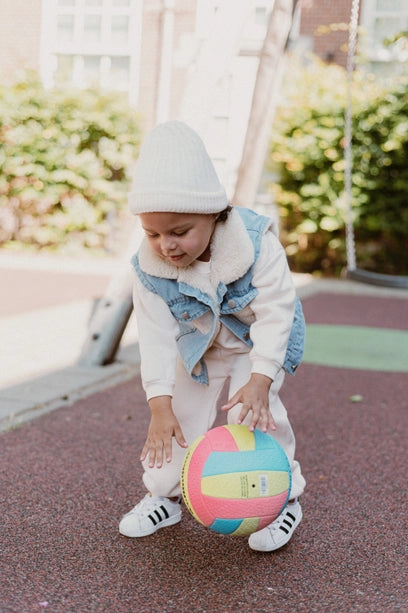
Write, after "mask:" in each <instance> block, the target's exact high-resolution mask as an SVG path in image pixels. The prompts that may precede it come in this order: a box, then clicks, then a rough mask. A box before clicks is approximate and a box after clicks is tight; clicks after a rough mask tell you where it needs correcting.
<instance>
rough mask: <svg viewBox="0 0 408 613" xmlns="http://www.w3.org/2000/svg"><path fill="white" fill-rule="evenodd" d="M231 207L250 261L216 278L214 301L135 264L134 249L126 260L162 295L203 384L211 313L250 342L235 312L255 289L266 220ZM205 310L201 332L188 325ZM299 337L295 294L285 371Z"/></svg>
mask: <svg viewBox="0 0 408 613" xmlns="http://www.w3.org/2000/svg"><path fill="white" fill-rule="evenodd" d="M236 210H237V211H239V213H240V215H241V218H242V220H243V222H244V224H245V228H246V230H247V232H248V235H249V237H250V238H251V241H252V245H253V247H254V261H253V263H252V265H251V266H250V268H249V269H248V270H247V272H246V273H245V274H244V275H243V276H242V277H241V278H239V279H237V280H236V281H234V282H232V283H229V284H228V285H225V284H223V283H219V285H218V288H217V303H218V304H215V303H214V300H213V298H211V297H210V296H209V295H208V294H206V293H204V292H202V291H201V290H200V289H198V288H195V287H193V286H191V285H189V284H187V283H183V282H179V281H178V280H177V279H165V278H161V277H156V276H153V275H150V274H147V273H145V272H144V271H143V270H142V269H141V268H140V264H139V257H138V254H136V255H134V256H133V258H132V264H133V266H134V268H135V270H136V273H137V275H138V277H139V279H140V280H141V282H142V283H143V285H144V286H145V287H146V288H147V289H148V290H149V291H151V292H153V293H155V294H158V295H159V296H161V297H162V298H163V300H164V301H165V302H166V304H167V306H168V307H169V309H170V311H171V313H172V315H173V317H174V318H175V319H176V320H177V322H178V324H179V334H178V336H177V338H176V342H177V348H178V351H179V354H180V356H181V358H182V360H183V362H184V365H185V367H186V369H187V372H188V373H189V374H190V375H191V377H192V378H193V379H194V380H195V381H198V382H199V383H203V384H206V385H208V372H207V367H206V365H205V361H204V354H205V352H206V351H207V349H208V348H209V346H210V344H211V341H212V339H213V336H214V333H215V331H216V326H217V319H219V320H220V321H221V323H222V324H224V326H226V327H227V328H228V329H229V330H230V331H231V332H232V333H233V334H235V336H237V337H238V338H239V339H240V340H241V341H242V342H244V343H245V344H246V345H248V346H249V347H252V341H251V339H250V334H249V329H250V327H249V326H248V325H246V324H245V323H243V322H242V321H240V320H239V319H238V318H237V317H236V316H235V314H236V313H239V311H241V310H242V309H244V308H245V307H246V306H247V305H248V304H249V303H250V302H251V301H252V300H253V299H254V298H255V296H256V295H257V294H258V290H257V289H256V288H255V287H253V285H252V283H251V281H252V274H253V267H254V265H255V262H256V260H257V259H258V256H259V252H260V249H261V242H262V236H263V234H264V232H265V230H266V228H267V227H268V226H269V225H270V219H268V218H267V217H264V216H262V215H257V214H256V213H254V212H253V211H251V210H250V209H244V208H240V207H237V208H236ZM209 311H211V312H212V313H213V317H212V323H211V327H210V330H209V331H208V332H206V333H203V332H201V331H200V330H198V328H197V327H196V326H195V325H194V320H196V319H197V318H199V317H201V316H202V315H204V314H205V313H207V312H209ZM304 339H305V320H304V316H303V311H302V305H301V303H300V300H299V299H298V298H296V305H295V314H294V319H293V324H292V329H291V332H290V336H289V341H288V347H287V351H286V356H285V360H284V364H283V368H284V369H285V371H286V372H287V373H289V374H291V375H294V374H295V370H296V368H297V367H298V365H299V364H300V362H301V360H302V356H303V350H304ZM193 369H194V371H195V372H194V373H193Z"/></svg>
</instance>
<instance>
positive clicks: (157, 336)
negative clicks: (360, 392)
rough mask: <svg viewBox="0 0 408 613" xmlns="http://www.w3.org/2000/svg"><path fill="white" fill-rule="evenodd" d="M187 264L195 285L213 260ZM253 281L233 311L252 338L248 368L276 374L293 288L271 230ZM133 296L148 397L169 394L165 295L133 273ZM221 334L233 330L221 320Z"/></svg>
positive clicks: (172, 364)
mask: <svg viewBox="0 0 408 613" xmlns="http://www.w3.org/2000/svg"><path fill="white" fill-rule="evenodd" d="M220 225H222V224H220ZM234 243H236V253H235V257H237V258H239V257H240V249H239V241H237V240H236V236H235V241H234ZM232 250H234V247H232ZM230 251H231V249H230ZM189 268H190V269H191V270H190V271H189V280H190V282H191V279H194V278H195V277H196V278H197V286H203V285H205V284H206V283H207V282H208V279H209V278H210V270H211V262H200V261H196V262H195V263H194V264H192V265H191V266H190V267H189ZM191 273H193V274H191ZM194 285H195V284H194ZM252 285H253V286H254V287H255V288H256V289H257V290H258V294H257V296H256V297H255V298H254V299H253V300H252V302H250V304H249V305H248V306H247V307H246V308H245V309H244V310H243V311H240V312H238V313H236V314H235V316H236V317H237V318H238V319H240V320H241V321H243V322H244V323H246V324H248V325H250V337H251V340H252V343H253V347H252V348H251V350H250V351H249V359H250V361H251V372H253V373H260V374H264V375H266V376H268V377H270V378H271V379H275V377H276V374H277V372H278V371H279V370H280V369H281V368H282V365H283V362H284V359H285V354H286V348H287V343H288V338H289V334H290V330H291V326H292V322H293V316H294V309H295V288H294V285H293V281H292V277H291V274H290V271H289V267H288V264H287V260H286V255H285V252H284V249H283V247H282V245H281V244H280V242H279V241H278V239H277V238H276V236H275V235H274V234H273V232H272V231H271V230H267V231H266V232H265V234H264V236H263V238H262V245H261V250H260V254H259V257H258V259H257V261H256V263H255V266H254V269H253V278H252ZM213 289H214V290H215V289H216V288H213ZM133 299H134V308H135V313H136V318H137V322H138V332H139V345H140V353H141V376H142V383H143V388H144V390H145V392H146V395H147V399H150V398H153V397H155V396H162V395H166V396H172V395H173V389H174V385H175V382H176V362H177V355H178V351H177V346H176V340H175V339H176V336H177V334H178V332H179V326H178V323H177V321H176V320H175V318H174V317H173V315H172V314H171V312H170V309H169V308H168V306H167V304H166V303H165V301H164V300H163V299H162V298H161V297H160V296H159V295H157V294H154V293H153V292H150V291H149V290H148V289H146V288H145V287H144V286H143V284H142V283H141V281H140V280H139V278H138V277H137V274H136V273H135V284H134V293H133ZM205 317H206V316H205V315H204V316H203V318H200V319H201V320H202V321H199V320H197V322H196V325H197V327H200V326H201V327H206V322H205ZM223 334H227V335H231V334H232V332H230V331H229V330H227V329H226V328H225V326H223V325H222V324H221V323H219V326H218V328H217V331H216V334H215V335H214V337H213V342H214V341H215V338H217V342H218V343H219V342H222V339H223ZM224 338H226V337H224ZM204 359H205V356H204Z"/></svg>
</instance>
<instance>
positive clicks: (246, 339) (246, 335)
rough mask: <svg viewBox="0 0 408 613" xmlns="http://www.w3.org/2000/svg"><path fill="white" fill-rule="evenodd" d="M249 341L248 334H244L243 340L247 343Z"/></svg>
mask: <svg viewBox="0 0 408 613" xmlns="http://www.w3.org/2000/svg"><path fill="white" fill-rule="evenodd" d="M249 339H250V336H249V332H245V334H244V340H245V341H249Z"/></svg>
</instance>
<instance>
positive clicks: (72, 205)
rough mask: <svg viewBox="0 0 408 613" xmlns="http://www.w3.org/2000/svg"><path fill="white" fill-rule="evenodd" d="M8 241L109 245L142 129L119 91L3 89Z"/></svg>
mask: <svg viewBox="0 0 408 613" xmlns="http://www.w3.org/2000/svg"><path fill="white" fill-rule="evenodd" d="M0 136H1V141H0V142H1V146H0V245H2V246H4V245H10V244H13V243H14V244H16V243H18V244H24V245H30V246H32V247H33V248H46V249H56V248H58V249H61V248H62V249H67V248H68V246H69V249H70V250H72V249H73V248H82V247H87V248H93V249H106V248H107V245H108V243H109V236H110V234H111V231H112V220H113V219H115V218H116V216H117V214H118V212H120V211H121V210H122V209H123V207H124V205H125V204H126V194H127V185H128V174H127V173H128V171H129V167H130V165H131V162H132V161H133V160H134V159H135V157H136V155H137V150H138V144H139V138H140V131H139V122H138V118H137V116H136V114H135V112H134V111H132V110H131V109H129V108H128V106H127V105H126V104H124V103H123V102H122V101H121V99H120V97H119V96H117V95H102V94H99V93H98V92H94V91H80V92H67V91H66V90H65V91H49V90H45V89H44V88H43V86H42V85H41V83H40V82H39V80H38V79H37V78H36V77H35V76H30V77H29V78H28V79H27V80H25V81H23V82H19V83H17V84H15V85H14V86H11V87H1V88H0Z"/></svg>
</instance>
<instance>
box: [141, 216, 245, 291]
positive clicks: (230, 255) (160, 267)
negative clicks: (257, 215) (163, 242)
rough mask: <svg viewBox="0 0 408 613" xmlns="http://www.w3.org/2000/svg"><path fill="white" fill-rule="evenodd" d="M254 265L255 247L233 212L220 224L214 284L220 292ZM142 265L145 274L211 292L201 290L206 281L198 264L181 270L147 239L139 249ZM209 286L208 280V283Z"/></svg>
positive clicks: (212, 266)
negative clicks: (220, 285)
mask: <svg viewBox="0 0 408 613" xmlns="http://www.w3.org/2000/svg"><path fill="white" fill-rule="evenodd" d="M253 262H254V247H253V245H252V241H251V239H250V237H249V235H248V232H247V230H246V228H245V224H244V222H243V221H242V219H241V216H240V214H239V213H238V212H237V211H235V210H234V209H232V210H231V212H230V214H229V215H228V218H227V220H226V221H225V222H220V223H218V224H217V225H216V227H215V231H214V234H213V237H212V241H211V262H210V279H209V280H210V284H211V286H212V289H213V290H216V289H217V287H218V285H219V283H220V282H222V283H225V284H226V285H227V284H228V283H232V282H233V281H236V280H237V279H239V278H240V277H242V276H243V275H244V274H245V273H246V272H247V270H248V269H249V268H250V266H251V265H252V264H253ZM139 263H140V267H141V269H142V270H143V272H145V273H147V274H149V275H153V276H155V277H162V278H165V279H177V281H178V282H179V283H187V284H188V285H190V286H191V287H197V288H198V289H201V290H203V291H206V292H208V291H209V288H208V286H207V287H204V286H203V287H201V285H202V284H203V283H204V280H203V279H202V278H201V275H197V272H196V271H195V270H194V264H192V265H190V266H187V267H186V268H177V267H176V266H172V265H171V264H169V263H168V262H166V261H165V260H162V259H161V258H160V257H159V256H158V255H157V254H156V253H154V252H153V251H152V250H151V249H150V247H149V244H148V241H147V239H146V238H144V239H143V241H142V244H141V246H140V249H139ZM207 283H208V281H207Z"/></svg>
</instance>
